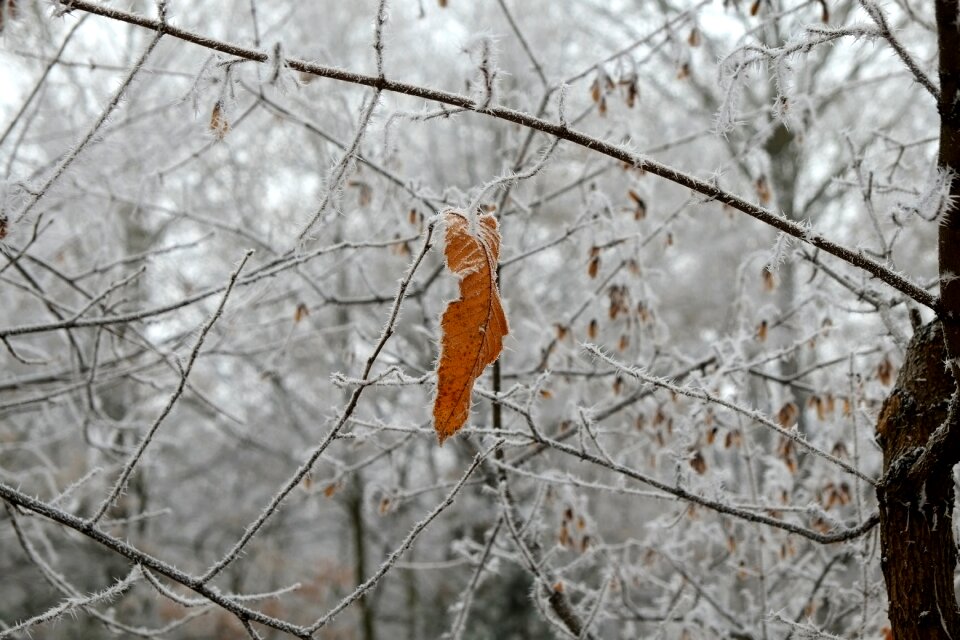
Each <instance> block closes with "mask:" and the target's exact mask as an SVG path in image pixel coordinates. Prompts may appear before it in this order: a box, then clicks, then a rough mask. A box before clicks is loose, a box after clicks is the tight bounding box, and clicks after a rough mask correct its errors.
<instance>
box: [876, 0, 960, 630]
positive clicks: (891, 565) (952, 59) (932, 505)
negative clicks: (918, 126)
mask: <svg viewBox="0 0 960 640" xmlns="http://www.w3.org/2000/svg"><path fill="white" fill-rule="evenodd" d="M935 4H936V14H937V32H938V37H939V71H940V95H939V97H938V104H937V108H938V111H939V113H940V153H939V156H938V165H939V168H940V169H941V171H943V172H944V174H945V176H946V179H947V180H948V181H949V185H948V186H949V193H950V196H951V197H952V198H951V200H948V201H947V206H946V209H945V211H944V212H943V214H942V216H941V218H940V220H939V223H940V227H939V243H938V244H939V256H940V304H939V306H938V309H937V316H938V317H937V319H936V320H934V321H933V322H932V323H930V324H928V325H926V326H925V327H923V328H922V329H921V330H920V331H918V332H917V334H916V335H915V336H914V338H913V340H912V341H911V342H910V347H909V349H908V350H907V356H906V362H904V365H903V368H902V369H901V370H900V374H899V376H898V377H897V384H896V387H895V388H894V390H893V392H892V393H891V394H890V397H889V398H887V400H886V402H885V403H884V405H883V410H882V411H881V414H880V420H879V422H878V424H877V436H878V440H879V441H880V443H881V446H882V447H883V468H884V477H883V480H882V481H881V482H880V484H879V486H878V487H877V497H878V499H879V503H880V540H881V553H882V555H881V562H882V566H883V577H884V579H885V580H886V583H887V595H888V599H889V605H888V606H889V611H888V614H889V617H890V624H891V627H892V629H893V633H894V637H895V638H897V640H911V639H914V638H917V639H919V638H944V639H947V638H949V639H951V640H952V639H956V638H960V609H958V607H957V598H956V593H955V590H954V572H955V570H956V566H957V547H956V542H955V541H954V537H953V503H954V491H953V485H954V481H953V467H954V465H955V464H956V463H957V462H958V461H960V420H958V413H960V411H958V403H960V400H958V398H957V397H956V396H955V392H956V389H957V386H956V381H955V380H954V376H956V375H957V373H958V372H960V367H958V360H957V357H958V355H960V279H958V274H960V211H958V209H957V206H956V203H957V200H956V199H957V198H958V197H960V177H958V175H957V174H958V171H960V101H958V99H960V0H936V3H935Z"/></svg>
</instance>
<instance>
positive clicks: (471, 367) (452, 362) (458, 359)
mask: <svg viewBox="0 0 960 640" xmlns="http://www.w3.org/2000/svg"><path fill="white" fill-rule="evenodd" d="M443 219H444V222H445V223H446V249H445V250H444V255H445V256H446V258H447V268H448V269H450V271H452V272H453V273H455V274H457V275H458V276H460V298H459V299H457V300H454V301H452V302H450V304H448V305H447V309H446V311H444V312H443V318H442V319H441V321H440V327H441V331H442V337H441V339H440V358H439V360H438V361H437V396H436V399H435V400H434V404H433V426H434V429H436V432H437V438H438V439H439V441H440V444H443V441H444V440H446V439H447V438H449V437H450V436H452V435H453V434H455V433H456V432H457V431H459V430H460V429H461V428H462V427H463V425H464V424H466V422H467V419H468V418H469V417H470V399H471V395H472V393H473V384H474V382H475V381H476V379H477V378H478V377H480V374H482V373H483V370H484V369H485V368H486V367H487V365H489V364H492V363H493V362H494V361H495V360H496V359H497V357H499V355H500V351H501V350H502V349H503V338H504V336H506V335H507V333H509V331H510V329H509V327H508V326H507V317H506V315H504V313H503V305H502V304H501V302H500V291H499V290H498V289H497V275H496V274H497V261H498V260H499V259H500V231H499V230H498V226H497V219H496V218H494V217H493V216H492V215H490V214H484V215H482V216H479V217H478V218H477V220H476V223H475V225H474V226H475V229H471V224H470V221H469V220H468V218H467V217H466V215H464V214H463V213H461V212H459V211H453V210H450V211H447V212H445V213H444V215H443Z"/></svg>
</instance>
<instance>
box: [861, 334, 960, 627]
mask: <svg viewBox="0 0 960 640" xmlns="http://www.w3.org/2000/svg"><path fill="white" fill-rule="evenodd" d="M945 356H946V352H945V348H944V341H943V332H942V329H941V327H940V323H939V322H937V321H934V322H932V323H930V324H928V325H926V326H925V327H923V328H921V329H920V331H918V332H917V334H916V335H915V336H914V338H913V340H911V342H910V347H909V348H908V350H907V357H906V361H905V362H904V365H903V368H902V369H901V370H900V375H899V377H898V378H897V384H896V386H895V387H894V390H893V392H892V393H891V394H890V397H889V398H887V400H886V402H885V403H884V405H883V410H882V411H881V413H880V420H879V422H878V424H877V436H878V440H879V442H880V444H881V446H882V447H883V470H884V476H885V478H887V481H886V482H883V483H881V486H880V487H878V489H877V497H878V499H879V502H880V543H881V564H882V567H883V577H884V579H885V580H886V582H887V594H888V598H889V612H888V614H889V617H890V623H891V626H892V628H893V631H894V637H895V638H896V639H897V640H909V639H913V638H917V639H919V638H951V637H952V638H960V610H958V609H957V605H956V596H955V594H954V588H953V573H954V568H955V567H956V564H957V550H956V545H955V544H954V541H953V498H954V496H953V473H952V469H951V468H950V467H949V466H947V467H945V468H940V469H938V470H937V471H936V472H935V473H933V474H931V475H930V476H928V477H926V478H915V477H913V476H911V475H909V474H907V473H905V471H906V469H908V468H909V467H910V466H912V464H913V463H914V462H915V461H916V458H917V456H916V452H917V451H918V448H919V447H923V446H926V444H927V440H928V439H929V437H930V435H931V434H932V433H933V432H934V430H936V428H937V427H939V426H940V424H941V423H942V422H943V421H944V419H945V418H946V416H947V405H948V404H949V400H950V397H951V395H952V394H953V390H954V381H953V377H952V376H951V375H950V374H949V373H948V372H947V371H946V370H945V369H944V366H943V362H944V359H945ZM891 469H892V470H891ZM948 634H949V635H948Z"/></svg>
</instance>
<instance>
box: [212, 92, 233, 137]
mask: <svg viewBox="0 0 960 640" xmlns="http://www.w3.org/2000/svg"><path fill="white" fill-rule="evenodd" d="M210 131H212V132H213V135H214V137H216V139H217V140H223V139H224V138H225V137H226V136H227V132H229V131H230V123H229V122H228V121H227V116H226V114H224V112H223V101H221V100H217V102H216V104H214V105H213V110H212V111H211V112H210Z"/></svg>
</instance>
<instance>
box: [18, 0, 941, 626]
mask: <svg viewBox="0 0 960 640" xmlns="http://www.w3.org/2000/svg"><path fill="white" fill-rule="evenodd" d="M926 5H927V3H923V6H918V5H917V3H911V2H909V0H892V1H888V2H885V3H883V5H882V7H880V8H877V6H876V5H875V4H874V3H872V2H859V3H858V2H849V1H846V0H839V1H830V2H824V1H809V2H808V1H803V0H757V1H756V2H753V3H750V2H746V1H744V2H738V1H737V0H726V1H724V0H703V1H701V2H693V1H675V0H657V1H655V2H638V1H631V0H617V1H611V2H608V1H601V0H587V1H583V2H557V1H555V0H523V1H522V2H520V1H517V0H498V1H485V2H466V1H461V0H447V1H444V2H439V3H438V2H436V0H420V1H417V0H405V1H401V0H393V1H391V2H390V3H389V4H387V5H386V6H385V7H384V6H383V5H382V4H379V3H378V2H376V1H374V0H357V1H356V2H342V1H337V2H334V1H328V0H323V1H317V2H295V1H282V0H272V1H269V2H267V1H264V0H217V1H209V2H184V1H182V0H169V2H167V3H166V5H165V7H158V6H157V5H156V4H155V3H152V2H144V1H142V0H132V1H130V2H127V3H123V4H117V5H113V4H110V5H109V6H116V7H117V8H120V9H123V10H124V11H130V12H133V13H135V14H137V15H140V16H143V17H145V18H147V19H149V20H151V21H153V20H157V19H158V11H161V12H165V15H164V19H165V20H166V21H168V22H169V24H171V25H174V26H176V27H178V28H180V29H184V30H187V31H192V32H195V33H197V34H202V35H204V36H207V37H209V38H211V39H213V40H216V41H220V42H226V43H233V44H236V45H239V46H242V47H248V48H252V49H258V50H261V51H263V52H265V53H266V54H267V55H266V57H267V59H266V61H265V62H264V63H257V62H253V61H249V60H244V59H242V58H241V57H238V56H234V55H228V54H226V53H223V52H218V51H214V50H212V49H210V48H208V47H203V46H198V45H196V44H192V43H188V42H184V41H183V40H181V39H178V38H175V37H173V36H164V37H161V38H159V40H157V38H156V33H155V32H154V31H153V30H151V29H148V28H143V27H142V26H137V25H134V24H129V23H127V22H123V21H121V20H117V19H111V18H109V17H104V16H98V15H91V14H90V13H88V12H85V11H81V10H74V11H66V10H65V8H64V7H63V6H60V5H58V4H57V3H56V2H36V1H29V0H16V1H14V0H3V2H0V6H2V7H3V8H2V10H0V16H2V22H0V25H2V33H0V85H2V87H3V91H2V96H0V136H2V138H0V172H2V178H0V189H2V195H0V198H2V211H3V213H2V216H3V217H2V219H3V221H4V222H3V234H4V235H5V237H4V238H3V240H2V241H0V248H2V253H3V256H2V258H0V291H2V297H0V300H2V303H0V336H2V337H3V342H4V348H3V349H2V350H0V362H2V367H0V483H2V484H3V485H4V486H7V487H12V488H14V489H16V490H17V491H20V492H23V493H24V494H27V495H29V496H36V497H37V499H39V500H42V501H44V502H46V503H50V504H51V505H52V506H54V507H56V508H58V509H60V510H62V512H64V513H67V514H73V515H74V516H75V517H76V518H77V519H78V520H77V521H76V522H74V523H73V524H69V523H64V522H62V521H61V523H60V524H57V523H55V522H51V521H50V520H49V519H45V518H41V517H37V516H35V515H32V514H30V513H28V512H27V511H26V510H24V509H20V508H19V507H15V506H13V505H12V504H11V503H10V502H5V503H4V504H5V509H4V510H0V637H12V638H26V637H36V638H99V637H107V636H109V635H113V634H117V635H119V636H120V637H159V638H177V639H179V638H183V639H187V638H238V637H247V636H249V637H264V638H281V637H296V636H298V635H301V637H307V636H304V635H303V632H304V629H308V630H309V632H310V634H312V636H313V637H318V638H330V639H334V638H338V639H340V638H342V639H348V638H357V639H363V640H371V639H373V638H439V637H442V636H446V637H451V638H468V639H476V640H480V639H488V638H489V639H493V638H496V639H497V640H510V639H513V638H547V637H577V636H578V635H579V637H596V638H640V637H644V638H645V637H651V638H652V637H660V638H690V639H697V638H755V639H760V638H784V637H788V636H792V637H796V638H800V637H850V638H853V637H863V638H882V637H884V633H885V632H886V628H887V625H888V622H887V613H886V611H887V596H886V591H885V588H884V582H883V576H882V575H881V571H880V557H879V554H878V532H877V530H876V528H875V527H873V526H872V525H871V524H870V520H869V518H870V517H871V514H873V513H874V512H876V509H877V504H876V503H877V500H876V496H875V492H874V487H873V483H874V482H875V480H876V478H878V477H879V476H880V474H881V463H882V456H881V453H880V449H879V447H878V446H877V444H876V442H875V439H874V425H875V424H876V420H877V414H878V412H879V409H880V405H881V403H882V401H883V399H884V398H885V396H886V395H887V394H888V393H889V392H890V387H891V385H892V383H893V381H894V379H895V377H896V373H897V370H898V368H899V366H900V364H901V362H902V361H903V355H904V350H905V347H906V342H907V340H908V338H909V336H910V335H911V334H912V332H913V329H912V327H911V315H912V316H913V319H914V321H915V323H916V322H919V321H921V320H922V321H927V320H929V319H930V318H931V317H932V314H931V312H930V311H929V310H927V309H925V308H923V307H921V306H919V305H917V304H916V303H915V302H914V301H912V300H910V299H909V298H908V297H907V296H905V295H903V294H902V293H900V292H898V291H897V290H895V289H893V288H891V287H889V286H887V285H886V284H883V283H881V282H880V281H879V280H877V279H876V278H873V277H872V276H870V274H868V273H866V272H864V271H861V270H858V269H856V268H854V267H852V266H851V265H849V264H846V263H844V262H842V261H840V260H837V259H836V258H834V257H832V256H829V255H827V254H826V253H825V252H823V251H820V250H818V249H816V248H814V247H812V246H810V245H809V244H806V243H804V242H800V241H798V240H797V239H796V238H792V237H790V236H789V235H787V234H783V233H779V232H778V231H777V230H775V229H773V228H770V227H769V226H766V225H764V224H762V223H760V222H757V221H756V220H753V219H750V218H749V217H748V216H746V215H744V214H743V213H741V212H739V211H735V210H734V209H733V208H731V207H729V206H725V205H724V204H722V203H720V202H718V201H716V200H711V199H710V198H708V197H705V196H703V195H700V194H697V193H692V192H691V191H690V190H688V189H686V188H684V187H682V186H679V185H677V184H675V183H673V182H670V181H668V180H663V179H661V178H659V177H657V176H654V175H651V174H650V173H648V172H644V171H642V170H638V169H637V168H636V167H634V166H631V165H629V164H625V163H623V162H621V161H618V160H614V159H612V158H610V157H606V156H604V155H601V154H598V153H596V152H594V151H591V150H589V149H587V148H584V147H583V146H578V145H575V144H571V143H569V142H560V143H559V144H555V139H554V138H553V137H552V136H549V135H546V134H543V133H539V132H536V131H533V130H532V129H529V128H527V127H524V126H520V125H517V124H515V123H510V122H505V121H504V120H502V119H500V118H494V117H489V116H487V115H483V114H479V113H473V112H471V111H470V110H467V109H462V108H456V107H452V106H449V105H446V106H444V105H439V104H437V103H436V102H432V101H425V100H423V99H420V98H417V97H413V96H406V95H401V94H398V93H396V92H391V91H378V90H377V89H375V88H371V87H364V86H358V85H357V84H354V83H350V82H339V81H336V80H332V79H328V78H323V77H316V76H312V75H310V74H306V73H302V72H298V71H295V70H293V69H291V68H289V66H288V65H286V64H285V63H284V61H283V58H284V56H290V57H295V58H299V59H302V60H307V61H310V62H313V63H317V64H319V65H325V66H331V67H339V68H343V69H346V70H350V71H352V72H357V73H363V74H370V75H374V76H376V75H378V74H379V73H380V71H381V69H378V62H377V60H378V56H377V50H378V47H375V46H374V45H375V43H378V44H379V45H380V50H381V55H382V58H381V60H382V73H383V74H384V75H385V77H387V78H389V79H391V80H398V81H403V82H406V83H410V84H412V85H418V86H423V87H429V88H434V89H440V90H444V91H448V92H451V93H456V94H461V95H463V96H466V97H467V98H468V99H470V100H472V101H473V102H474V104H475V105H477V106H478V107H479V108H482V107H484V106H488V105H500V106H505V107H509V108H511V109H514V110H517V111H520V112H524V113H527V114H530V115H533V116H537V117H540V118H542V119H544V120H549V121H552V122H557V121H560V120H563V121H564V122H566V123H567V124H568V126H569V127H570V128H572V129H577V130H579V131H582V132H585V133H586V134H588V135H590V136H593V137H595V138H598V139H601V140H604V141H606V142H608V143H611V144H613V145H616V146H617V147H618V148H621V149H625V150H628V151H629V152H630V153H633V154H638V155H639V156H641V157H649V158H651V159H653V160H656V161H657V162H661V163H665V164H667V165H670V166H673V167H677V168H678V169H679V170H680V171H682V172H684V173H685V174H692V175H694V176H697V177H699V178H700V179H703V180H705V181H708V182H712V183H715V184H716V185H718V186H720V187H721V188H722V189H724V190H727V191H730V192H732V193H736V194H739V195H740V196H741V197H743V198H744V199H746V200H749V201H751V202H754V203H756V204H758V205H760V206H762V207H765V208H769V209H771V210H773V211H776V212H782V215H783V217H784V218H786V219H788V220H790V221H794V222H796V223H798V224H801V225H804V226H806V227H808V228H809V229H810V234H811V236H813V235H816V234H822V235H823V236H826V237H829V238H830V239H831V240H832V241H834V242H837V243H839V244H842V245H844V246H847V247H851V248H855V249H856V250H859V251H860V252H862V253H863V254H864V255H866V256H869V257H870V258H872V259H873V260H875V261H876V262H879V263H881V264H884V265H887V266H888V267H889V268H890V269H891V270H892V271H895V272H897V273H900V274H902V275H904V276H905V277H907V278H909V279H910V280H911V281H913V282H915V283H917V284H918V286H920V287H921V288H925V289H928V290H935V289H936V282H937V280H936V273H937V271H936V269H937V264H936V253H935V251H934V249H933V248H934V247H935V246H936V233H937V224H936V216H937V213H938V211H939V207H940V204H941V200H942V198H941V196H942V192H943V180H942V177H941V176H940V175H939V174H938V173H937V171H936V166H935V160H936V152H937V126H938V124H937V123H938V119H937V111H936V103H935V102H934V101H933V100H931V99H930V95H928V93H927V92H926V91H925V90H924V88H923V87H922V86H921V85H920V84H919V83H918V82H917V81H916V78H917V75H916V73H915V72H914V71H912V70H911V69H909V68H908V66H907V65H905V64H904V59H903V58H902V56H900V55H898V53H897V51H895V49H894V48H893V47H892V46H891V45H890V44H889V42H888V40H886V39H885V38H884V37H883V33H882V29H881V28H880V27H879V26H878V25H879V24H880V23H879V22H877V20H876V18H875V14H873V13H871V11H873V10H876V11H880V12H881V15H882V16H883V18H884V20H885V21H886V23H887V24H888V25H889V26H890V28H891V29H893V31H894V32H895V33H896V35H897V40H896V42H898V43H900V44H902V46H903V47H904V48H905V49H906V50H908V51H909V54H908V59H909V60H910V62H911V63H913V64H915V65H917V66H918V68H919V70H920V71H921V72H926V73H929V74H935V69H936V60H935V58H936V32H935V30H934V28H933V26H932V24H933V18H932V8H931V7H927V6H926ZM378 15H379V16H380V18H379V19H378ZM378 33H379V35H377V34H378ZM504 176H505V177H506V179H504V180H502V181H500V182H497V183H496V184H494V185H490V184H489V183H490V182H491V181H492V180H495V179H497V178H498V177H504ZM484 187H490V188H484ZM478 205H479V206H480V207H482V208H484V209H485V210H487V211H491V212H493V213H494V215H496V216H497V218H498V220H499V222H500V228H501V233H502V236H503V243H502V249H501V264H500V278H501V281H500V289H501V294H502V297H503V300H504V305H505V308H506V311H507V315H508V318H509V321H510V329H511V331H510V334H509V336H508V337H507V339H506V340H505V348H504V353H503V355H502V356H501V358H500V361H499V364H498V367H497V371H496V379H495V378H494V375H493V368H490V369H488V372H487V374H485V376H484V377H481V378H480V380H479V381H478V384H477V388H476V390H475V392H474V410H473V414H472V419H471V424H470V426H469V427H468V428H466V429H464V430H463V431H462V432H461V433H460V434H458V435H457V436H455V437H454V438H451V439H450V440H448V441H447V442H446V443H445V444H444V445H443V447H439V446H438V445H437V439H436V436H435V434H434V431H433V426H432V422H431V409H430V405H431V402H432V398H433V392H434V381H435V377H434V374H433V369H434V365H435V361H436V358H437V340H438V333H439V328H438V319H439V316H440V314H441V313H442V311H443V308H444V305H445V304H446V302H447V301H449V300H450V299H451V298H452V297H454V296H455V292H456V279H455V278H454V277H453V276H451V275H450V274H449V273H447V272H445V270H444V268H443V253H442V247H443V243H442V229H441V228H438V227H436V226H435V225H436V214H437V213H439V212H441V211H443V210H445V209H448V208H454V209H460V210H463V209H466V208H469V207H474V206H478ZM433 229H435V230H434V231H433V232H432V237H431V230H433ZM428 237H430V242H429V245H427V244H425V243H426V242H427V239H428ZM251 249H252V250H253V253H252V254H251V255H249V257H246V256H247V252H248V251H249V250H251ZM424 250H426V253H425V255H423V256H422V259H420V258H421V252H422V251H424ZM231 278H232V279H231ZM401 283H402V284H404V285H408V286H406V289H401ZM401 292H402V294H403V295H402V298H398V294H400V293H401ZM398 300H399V308H398V310H397V313H396V314H395V315H393V314H392V311H393V310H394V309H395V307H396V303H397V301H398ZM385 327H386V330H385ZM384 339H385V342H383V340H384ZM378 343H382V344H381V347H382V348H380V349H376V350H375V348H376V347H377V345H378ZM372 354H375V355H374V358H375V359H374V360H369V359H370V358H371V355H372ZM368 361H369V362H371V363H372V369H370V371H369V372H368V373H369V375H368V374H365V373H364V369H365V367H366V366H367V363H368ZM498 439H502V440H503V443H502V445H501V446H500V448H498V449H497V450H496V453H494V452H493V451H492V449H491V447H493V445H494V443H495V441H496V440H498ZM474 460H480V464H479V466H477V467H476V468H474V467H472V466H471V462H472V461H474ZM471 469H473V470H472V472H470V471H471ZM468 472H470V473H468ZM465 474H466V475H465ZM464 478H465V480H464ZM461 480H463V482H461ZM445 501H447V502H445ZM448 503H449V504H448ZM425 518H427V519H428V521H425V520H424V519H425ZM874 523H875V521H874ZM63 524H67V525H68V526H63ZM84 531H86V532H88V533H87V534H84V533H83V532H84ZM97 531H99V532H103V533H104V534H105V535H107V536H108V537H110V539H114V540H119V541H123V542H125V543H128V544H129V545H132V547H134V548H136V549H137V550H139V551H140V552H142V553H144V554H148V555H149V556H150V557H152V558H156V559H158V560H160V561H162V562H163V563H165V564H166V565H167V566H168V567H170V568H176V569H177V570H179V571H181V572H183V575H184V576H186V577H187V578H189V579H186V578H185V580H183V581H181V582H187V583H189V582H190V580H200V581H201V582H202V585H201V586H202V587H203V588H208V587H209V588H210V589H212V590H213V592H215V593H217V594H221V595H222V597H223V600H224V601H225V602H228V603H229V602H232V603H235V604H237V605H238V606H239V605H242V606H243V607H248V608H249V609H250V610H254V611H257V612H260V613H262V614H263V615H264V616H266V617H267V618H268V619H269V620H270V621H275V622H276V623H270V622H268V623H263V620H258V619H256V618H254V617H248V616H246V614H238V609H236V608H231V607H230V606H224V604H223V603H222V602H221V603H214V602H212V601H211V599H210V598H208V597H204V595H203V594H202V593H200V592H197V591H196V590H193V591H191V590H190V589H188V588H186V587H185V586H184V584H178V580H176V579H171V575H170V574H169V572H167V573H164V572H163V571H157V570H156V569H155V568H151V565H150V564H149V563H145V562H144V561H143V560H142V559H141V560H136V559H135V558H132V557H131V556H130V555H129V554H127V553H124V552H123V551H119V552H118V549H116V548H112V547H111V546H110V544H108V543H104V542H103V540H99V541H98V539H97V538H96V537H92V536H91V535H89V532H97ZM245 532H247V533H249V534H252V535H245ZM94 535H100V534H96V533H94ZM831 536H834V537H833V538H831ZM832 540H836V541H832ZM397 550H399V551H402V553H399V554H394V552H395V551H397ZM391 554H394V555H391ZM371 576H372V577H374V578H376V579H375V580H373V581H370V582H366V581H367V580H368V578H371ZM201 577H205V578H206V579H205V580H201ZM201 582H197V583H194V584H193V586H197V585H198V584H201ZM358 585H360V586H361V588H360V589H359V590H357V587H358ZM187 586H191V585H190V584H187ZM198 593H199V595H198ZM338 603H342V604H344V605H346V606H344V607H343V608H342V610H334V607H336V606H337V605H338ZM331 611H333V612H334V613H335V614H336V615H333V616H327V614H328V612H331ZM279 622H283V623H286V624H289V626H290V628H289V629H285V628H283V627H282V625H281V624H279ZM574 623H576V624H578V625H579V627H576V626H572V625H574ZM827 634H832V635H827Z"/></svg>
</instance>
